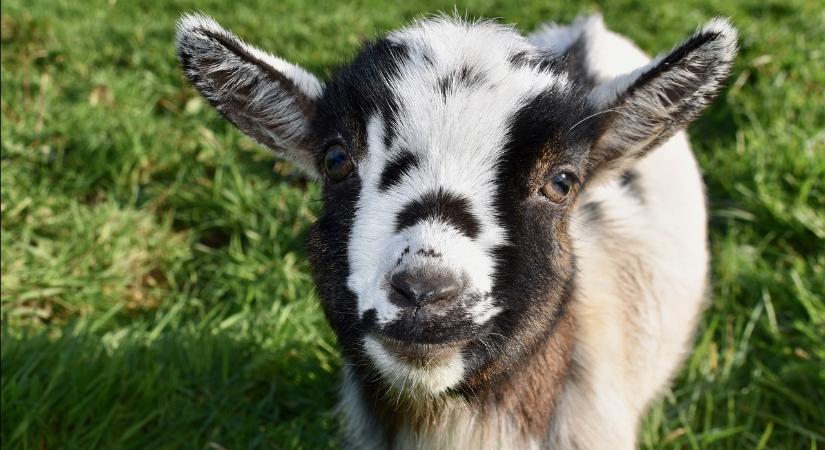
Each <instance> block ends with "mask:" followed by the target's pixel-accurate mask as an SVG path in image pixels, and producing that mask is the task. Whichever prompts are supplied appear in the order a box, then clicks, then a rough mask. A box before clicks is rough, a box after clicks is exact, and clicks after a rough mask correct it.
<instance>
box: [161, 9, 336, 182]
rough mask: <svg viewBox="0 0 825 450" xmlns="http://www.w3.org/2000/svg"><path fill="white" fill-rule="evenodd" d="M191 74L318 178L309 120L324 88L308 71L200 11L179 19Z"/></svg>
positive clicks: (183, 57)
mask: <svg viewBox="0 0 825 450" xmlns="http://www.w3.org/2000/svg"><path fill="white" fill-rule="evenodd" d="M177 50H178V58H179V59H180V63H181V65H182V66H183V71H184V73H185V74H186V76H187V78H189V80H190V81H191V82H192V84H194V85H195V87H196V88H197V89H198V90H199V91H200V93H201V94H203V96H204V97H205V98H206V99H207V100H209V103H211V104H212V106H214V107H215V109H217V110H218V111H219V112H220V113H221V114H223V116H224V117H226V118H227V119H228V120H229V121H230V122H232V123H233V124H235V126H237V127H238V128H239V129H240V130H241V131H243V132H244V133H246V134H247V135H249V136H250V137H252V138H253V139H255V140H256V141H258V142H259V143H261V144H263V145H265V146H267V147H269V148H270V149H272V150H274V151H275V152H276V153H277V154H279V155H280V156H282V157H284V158H286V159H289V160H290V161H292V162H294V163H295V164H296V165H297V166H298V167H299V168H300V169H302V170H303V171H304V172H306V173H307V174H308V175H311V176H313V177H315V178H318V172H317V169H316V165H315V162H314V158H313V154H312V149H311V147H310V143H309V139H308V138H309V121H310V118H311V117H312V114H313V113H314V111H315V103H316V101H317V99H318V98H319V97H320V96H321V92H322V90H323V86H322V85H321V82H320V81H318V79H317V78H315V76H313V75H312V74H310V73H309V72H307V71H305V70H304V69H302V68H300V67H298V66H296V65H294V64H290V63H288V62H286V61H284V60H283V59H281V58H278V57H275V56H272V55H270V54H268V53H266V52H263V51H261V50H258V49H257V48H254V47H252V46H250V45H247V44H246V43H244V42H243V41H241V40H240V39H239V38H238V37H237V36H235V35H234V34H232V33H230V32H229V31H227V30H225V29H223V28H222V27H221V26H220V25H218V23H217V22H215V21H214V20H212V19H211V18H209V17H206V16H203V15H200V14H190V15H185V16H183V17H181V19H180V21H178V33H177Z"/></svg>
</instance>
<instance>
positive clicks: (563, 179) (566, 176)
mask: <svg viewBox="0 0 825 450" xmlns="http://www.w3.org/2000/svg"><path fill="white" fill-rule="evenodd" d="M576 181H577V180H576V176H575V175H573V174H572V173H570V172H559V173H557V174H556V175H553V178H551V179H550V181H548V182H547V183H545V184H544V186H542V188H541V193H542V194H544V196H545V197H547V199H548V200H550V201H551V202H553V203H561V202H563V201H564V199H565V198H567V195H568V194H570V191H572V190H573V187H574V186H575V184H576Z"/></svg>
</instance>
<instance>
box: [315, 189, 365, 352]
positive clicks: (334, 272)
mask: <svg viewBox="0 0 825 450" xmlns="http://www.w3.org/2000/svg"><path fill="white" fill-rule="evenodd" d="M360 191H361V182H360V179H358V178H357V177H350V178H348V179H346V180H344V181H342V182H340V183H336V184H334V185H330V186H327V187H326V188H325V191H324V209H323V210H322V211H321V215H320V217H319V218H318V221H316V222H315V224H313V226H312V228H311V229H310V232H309V236H308V237H307V243H306V251H307V259H309V262H310V267H311V268H312V275H313V278H314V280H315V285H316V290H317V292H318V296H319V298H320V299H321V305H322V306H323V307H324V313H325V315H326V317H327V320H328V321H329V323H330V325H331V326H332V328H333V329H334V330H335V332H336V334H337V335H338V339H339V342H340V343H341V345H342V347H343V348H344V352H345V354H347V356H348V357H350V358H354V359H358V358H359V357H360V356H359V354H358V352H359V350H358V342H360V340H361V339H362V337H363V335H364V333H365V330H368V329H370V328H369V327H370V326H371V325H370V320H369V317H370V312H369V311H367V313H366V314H365V315H364V320H363V321H360V320H359V318H358V300H357V297H356V295H355V293H354V292H352V291H351V290H350V289H349V287H347V285H346V280H347V277H348V276H349V259H348V257H347V255H348V247H349V236H350V235H351V230H352V223H353V219H354V217H355V209H356V202H357V200H358V194H359V192H360ZM374 316H375V312H374V311H373V313H372V317H373V320H374Z"/></svg>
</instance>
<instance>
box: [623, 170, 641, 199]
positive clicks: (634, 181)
mask: <svg viewBox="0 0 825 450" xmlns="http://www.w3.org/2000/svg"><path fill="white" fill-rule="evenodd" d="M640 177H641V175H640V174H639V172H637V171H635V170H633V169H628V170H625V171H624V173H622V176H621V181H620V183H621V185H622V187H623V188H625V190H626V191H627V192H628V193H629V194H630V195H632V196H633V197H634V198H636V199H637V200H639V201H640V202H641V203H644V200H645V196H644V190H642V185H641V184H640V181H639V178H640Z"/></svg>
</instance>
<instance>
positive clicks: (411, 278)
mask: <svg viewBox="0 0 825 450" xmlns="http://www.w3.org/2000/svg"><path fill="white" fill-rule="evenodd" d="M390 284H391V285H392V287H393V289H394V290H395V292H396V293H398V295H399V296H401V297H402V298H403V300H402V301H405V302H408V303H412V304H413V305H414V306H421V305H423V304H425V303H436V302H439V301H446V300H451V299H453V298H455V297H456V296H458V294H459V291H460V290H461V284H460V283H459V281H458V279H456V277H454V276H453V275H451V274H449V273H443V274H428V273H420V274H415V273H410V272H399V273H396V274H395V275H393V276H392V278H390Z"/></svg>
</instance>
